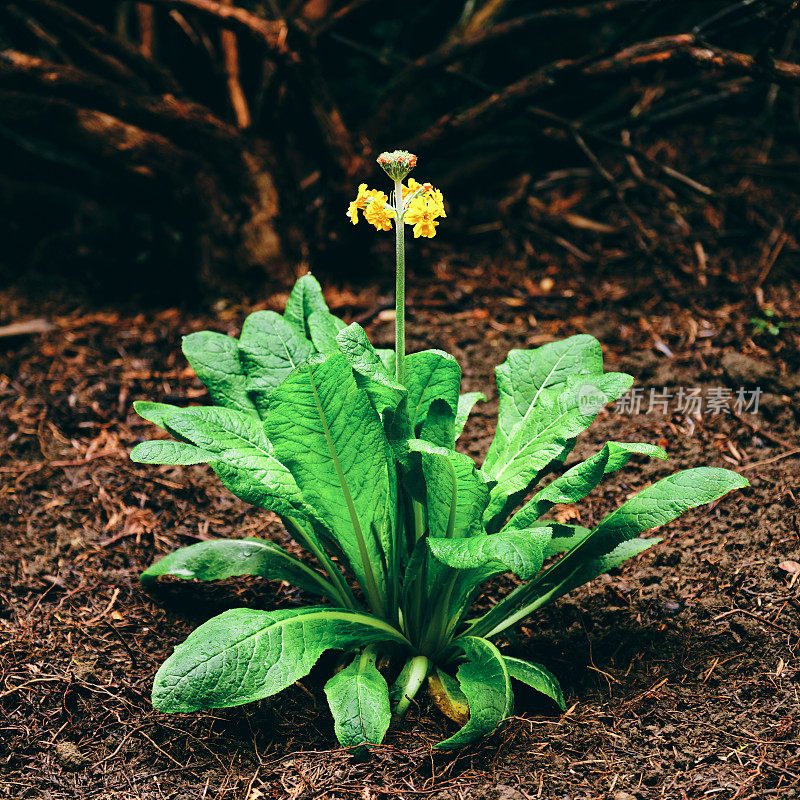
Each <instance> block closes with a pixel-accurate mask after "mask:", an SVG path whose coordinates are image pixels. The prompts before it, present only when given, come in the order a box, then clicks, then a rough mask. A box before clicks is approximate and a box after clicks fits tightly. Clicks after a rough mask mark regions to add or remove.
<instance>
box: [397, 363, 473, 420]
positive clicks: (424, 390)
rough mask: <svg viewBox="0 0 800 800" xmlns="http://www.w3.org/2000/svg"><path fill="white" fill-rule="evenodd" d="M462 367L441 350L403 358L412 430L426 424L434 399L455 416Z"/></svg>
mask: <svg viewBox="0 0 800 800" xmlns="http://www.w3.org/2000/svg"><path fill="white" fill-rule="evenodd" d="M460 384H461V367H459V366H458V362H457V361H456V360H455V359H454V358H453V356H451V355H449V354H448V353H445V352H443V351H442V350H424V351H423V352H421V353H412V354H411V355H410V356H408V357H407V358H406V388H407V389H408V418H409V420H410V421H411V427H412V430H414V431H416V430H418V428H419V426H420V425H422V423H423V422H424V421H425V417H426V416H427V414H428V409H429V408H430V405H431V403H432V402H433V401H434V400H444V401H445V402H446V403H447V404H448V405H449V406H450V408H451V409H452V411H453V413H454V414H455V413H456V412H457V411H458V387H459V385H460Z"/></svg>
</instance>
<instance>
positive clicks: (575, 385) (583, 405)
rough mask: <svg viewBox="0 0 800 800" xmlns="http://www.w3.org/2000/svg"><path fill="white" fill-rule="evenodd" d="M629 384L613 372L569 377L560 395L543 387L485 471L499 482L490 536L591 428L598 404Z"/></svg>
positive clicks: (490, 512) (494, 493)
mask: <svg viewBox="0 0 800 800" xmlns="http://www.w3.org/2000/svg"><path fill="white" fill-rule="evenodd" d="M632 380H633V379H632V378H631V377H630V376H629V375H624V374H622V373H614V372H610V373H606V374H603V375H596V376H593V377H592V379H591V381H590V382H589V383H586V379H585V378H582V377H577V378H570V379H567V380H566V382H565V384H564V387H563V388H562V389H561V390H560V391H558V392H553V391H551V390H549V389H544V390H542V391H540V392H539V393H538V394H537V395H536V400H535V403H534V404H533V405H532V406H531V407H530V409H529V410H528V412H527V413H526V415H525V417H524V418H523V420H522V421H521V422H520V423H519V425H518V426H517V427H516V428H515V429H514V431H513V433H512V435H511V436H510V438H508V440H507V441H506V443H505V446H504V448H503V450H502V452H501V453H500V454H499V455H498V457H497V459H496V460H495V461H494V463H493V464H492V466H491V467H490V468H489V469H488V470H487V471H488V474H489V475H490V476H491V477H492V478H494V479H495V480H496V481H497V485H496V486H495V487H494V488H493V489H492V496H491V499H490V502H489V506H488V508H487V509H486V513H485V515H484V521H485V523H486V528H487V530H488V531H489V532H490V533H492V532H494V531H495V530H497V529H498V528H499V527H501V525H500V523H501V522H502V520H503V519H504V518H505V515H506V514H507V513H508V511H509V510H510V509H511V508H513V506H514V505H515V504H516V503H517V502H518V500H519V498H520V497H522V495H524V493H525V492H527V491H528V489H529V488H530V487H531V486H532V485H534V484H535V483H536V482H537V481H538V480H539V478H540V477H541V475H542V474H543V473H544V472H545V471H546V470H547V469H548V468H549V467H550V465H551V464H552V463H553V462H554V461H558V460H561V459H562V458H564V457H565V456H566V454H567V453H568V452H569V450H570V449H571V443H572V442H574V439H575V437H576V436H577V435H578V434H579V433H581V432H583V431H584V430H586V428H588V427H589V425H591V423H592V421H593V420H594V418H595V417H596V416H597V413H598V411H599V410H600V408H601V407H602V405H603V404H604V403H606V402H610V401H611V400H614V399H615V398H617V397H619V396H621V395H622V394H623V393H624V392H625V391H627V389H628V387H629V386H630V384H631V382H632ZM587 400H588V402H587ZM484 469H485V467H484Z"/></svg>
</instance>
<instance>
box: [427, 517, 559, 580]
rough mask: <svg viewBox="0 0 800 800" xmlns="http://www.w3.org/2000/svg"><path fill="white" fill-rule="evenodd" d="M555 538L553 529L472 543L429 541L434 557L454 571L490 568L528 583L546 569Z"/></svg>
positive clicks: (482, 538) (475, 539) (474, 539)
mask: <svg viewBox="0 0 800 800" xmlns="http://www.w3.org/2000/svg"><path fill="white" fill-rule="evenodd" d="M551 536H552V531H551V530H550V528H532V529H531V530H529V531H512V532H510V533H496V534H494V535H493V536H472V537H470V538H468V539H439V538H432V537H429V538H428V540H427V541H428V548H429V549H430V551H431V554H432V555H433V557H434V558H435V559H437V560H438V561H441V562H442V564H446V565H447V566H448V567H452V568H453V569H478V568H483V567H487V568H489V569H492V570H497V571H498V572H506V571H508V572H513V573H514V574H515V575H518V576H519V577H520V578H523V579H524V580H528V579H529V578H532V577H533V576H534V575H535V574H536V573H537V572H538V571H539V570H540V569H541V568H542V564H543V563H544V553H545V547H546V546H547V544H548V542H549V541H550V538H551Z"/></svg>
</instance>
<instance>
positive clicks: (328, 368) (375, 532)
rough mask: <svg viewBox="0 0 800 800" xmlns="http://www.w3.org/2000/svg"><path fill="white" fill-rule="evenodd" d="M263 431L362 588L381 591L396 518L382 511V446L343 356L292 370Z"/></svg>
mask: <svg viewBox="0 0 800 800" xmlns="http://www.w3.org/2000/svg"><path fill="white" fill-rule="evenodd" d="M267 430H268V431H269V437H270V439H271V441H272V443H273V446H274V448H275V455H276V457H277V458H278V459H279V460H280V461H281V462H282V463H283V464H286V466H287V467H288V468H289V470H290V471H291V473H292V475H293V476H294V478H295V480H296V481H297V484H298V486H299V487H300V490H301V491H302V494H303V499H304V500H305V502H306V503H308V504H309V505H310V506H311V508H313V509H314V511H315V514H316V516H317V518H318V519H319V520H320V521H321V522H323V524H325V526H326V527H327V528H328V530H329V531H330V532H331V534H332V535H333V537H334V539H335V540H336V541H337V542H338V543H339V545H340V546H341V548H342V550H343V551H344V553H345V554H346V556H347V558H348V560H349V562H350V565H351V567H352V568H353V571H354V572H355V573H356V576H357V577H358V579H359V582H361V585H362V586H363V587H364V588H365V589H368V587H369V585H370V584H374V588H375V589H376V590H377V591H378V592H382V591H383V590H384V588H385V572H384V568H383V566H382V565H383V556H384V555H385V557H386V563H389V564H391V563H392V559H391V537H392V533H393V532H392V525H393V515H394V512H395V509H394V506H393V505H392V507H391V508H390V504H389V498H390V494H391V486H390V474H389V461H388V447H389V446H388V442H387V441H386V437H385V435H384V433H383V427H382V425H381V421H380V418H379V417H378V415H377V413H376V411H375V409H374V408H373V407H372V404H371V403H370V401H369V397H368V396H367V393H366V392H365V391H364V390H363V389H359V388H358V386H357V385H356V381H355V378H354V377H353V371H352V369H351V368H350V365H349V364H348V362H347V359H346V357H345V356H344V355H342V354H337V355H334V356H331V357H329V358H327V359H326V360H324V361H319V360H316V359H312V360H311V361H309V362H307V363H306V364H304V365H303V366H302V367H300V368H299V369H297V370H295V372H294V373H292V375H291V376H290V377H289V378H287V379H286V380H285V381H284V383H283V384H281V386H280V388H279V389H278V390H277V391H276V392H275V394H274V395H273V396H272V401H271V404H270V414H269V417H268V418H267ZM391 477H392V478H394V469H392V475H391ZM382 548H383V550H382ZM373 599H374V598H373Z"/></svg>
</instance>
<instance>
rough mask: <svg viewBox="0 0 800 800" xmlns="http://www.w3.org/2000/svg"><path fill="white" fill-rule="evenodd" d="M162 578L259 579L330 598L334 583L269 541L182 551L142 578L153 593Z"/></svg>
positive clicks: (228, 542)
mask: <svg viewBox="0 0 800 800" xmlns="http://www.w3.org/2000/svg"><path fill="white" fill-rule="evenodd" d="M160 575H174V576H175V577H177V578H184V579H186V580H192V579H194V580H199V581H218V580H223V579H225V578H232V577H234V576H235V575H258V576H259V577H261V578H267V579H269V580H275V581H288V582H289V583H291V584H292V585H293V586H297V587H299V588H301V589H305V590H306V591H308V592H311V593H313V594H317V595H323V596H328V597H330V596H331V595H332V594H333V592H332V591H331V588H332V587H331V585H330V583H329V582H328V581H327V580H326V579H325V578H324V577H323V576H322V575H320V574H319V573H318V572H315V571H314V570H312V569H310V568H309V567H307V566H306V565H305V564H304V563H303V562H302V561H300V559H298V558H295V557H294V556H293V555H291V554H290V553H287V552H286V550H284V549H283V548H282V547H279V546H278V545H277V544H274V543H273V542H269V541H267V540H266V539H217V540H214V541H207V542H198V543H197V544H192V545H189V546H188V547H181V548H180V549H179V550H175V551H174V552H173V553H170V554H169V555H167V556H165V557H164V558H162V559H160V560H159V561H156V562H155V563H154V564H152V565H151V566H150V567H148V568H147V569H146V570H145V571H144V572H143V573H142V574H141V575H140V577H139V580H140V581H141V583H142V587H143V588H144V589H145V590H146V591H152V590H153V589H154V588H155V587H156V582H157V581H156V579H157V578H158V577H159V576H160Z"/></svg>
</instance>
